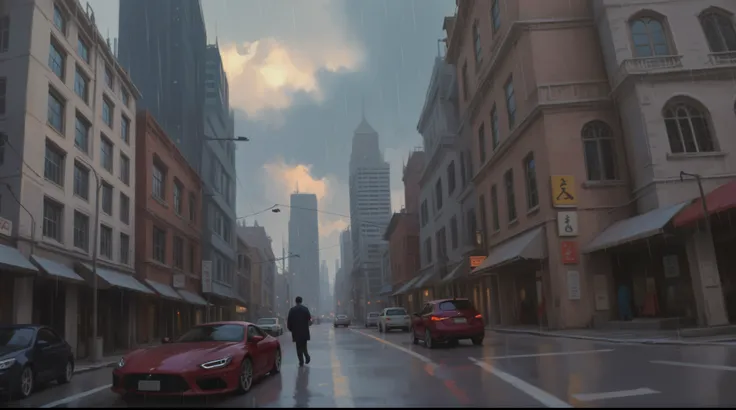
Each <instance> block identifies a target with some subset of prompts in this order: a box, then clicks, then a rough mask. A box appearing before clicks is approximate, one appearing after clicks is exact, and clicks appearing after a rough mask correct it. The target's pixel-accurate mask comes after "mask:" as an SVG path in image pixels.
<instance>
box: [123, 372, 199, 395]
mask: <svg viewBox="0 0 736 410" xmlns="http://www.w3.org/2000/svg"><path fill="white" fill-rule="evenodd" d="M141 380H158V381H160V382H161V390H160V393H182V392H185V391H187V390H189V384H188V383H187V381H186V380H184V378H183V377H181V376H177V375H173V374H146V373H136V374H128V375H125V376H124V377H123V383H124V387H125V389H126V390H130V391H138V382H139V381H141Z"/></svg>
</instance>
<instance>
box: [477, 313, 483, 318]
mask: <svg viewBox="0 0 736 410" xmlns="http://www.w3.org/2000/svg"><path fill="white" fill-rule="evenodd" d="M475 318H476V319H483V315H481V314H480V313H479V314H477V315H475Z"/></svg>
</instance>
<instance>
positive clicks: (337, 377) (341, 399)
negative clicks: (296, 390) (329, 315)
mask: <svg viewBox="0 0 736 410" xmlns="http://www.w3.org/2000/svg"><path fill="white" fill-rule="evenodd" d="M328 341H329V345H330V364H331V365H332V366H331V367H332V392H333V395H334V396H335V405H337V407H339V408H354V407H355V402H353V396H352V394H351V393H350V381H349V380H348V378H347V376H345V375H344V374H343V373H342V363H340V359H339V358H338V357H337V346H336V345H335V332H334V329H330V333H329V336H328Z"/></svg>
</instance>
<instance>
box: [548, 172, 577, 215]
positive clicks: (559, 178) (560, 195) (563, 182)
mask: <svg viewBox="0 0 736 410" xmlns="http://www.w3.org/2000/svg"><path fill="white" fill-rule="evenodd" d="M550 179H551V182H552V205H554V206H555V207H557V208H574V207H575V206H576V205H577V203H578V198H577V193H576V191H575V177H574V176H573V175H552V176H551V177H550Z"/></svg>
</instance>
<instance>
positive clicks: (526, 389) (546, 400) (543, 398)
mask: <svg viewBox="0 0 736 410" xmlns="http://www.w3.org/2000/svg"><path fill="white" fill-rule="evenodd" d="M468 359H470V361H471V362H473V363H475V364H476V366H478V367H480V368H481V369H483V370H485V371H487V372H488V373H491V374H492V375H494V376H496V377H498V378H499V379H501V380H503V381H505V382H506V383H508V384H510V385H511V386H513V387H515V388H517V389H518V390H520V391H521V392H523V393H526V394H527V395H528V396H530V397H531V398H533V399H534V400H536V401H538V402H539V403H541V404H542V405H544V406H545V407H553V408H572V405H571V404H570V403H568V402H565V401H562V400H560V399H559V398H557V397H555V396H553V395H551V394H549V393H547V392H546V391H544V390H542V389H540V388H539V387H537V386H534V385H532V384H529V383H527V382H525V381H524V380H521V379H520V378H518V377H516V376H512V375H511V374H508V373H506V372H504V371H503V370H500V369H497V368H496V367H495V366H492V365H490V364H488V363H486V362H482V361H480V360H478V359H476V358H474V357H468Z"/></svg>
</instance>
